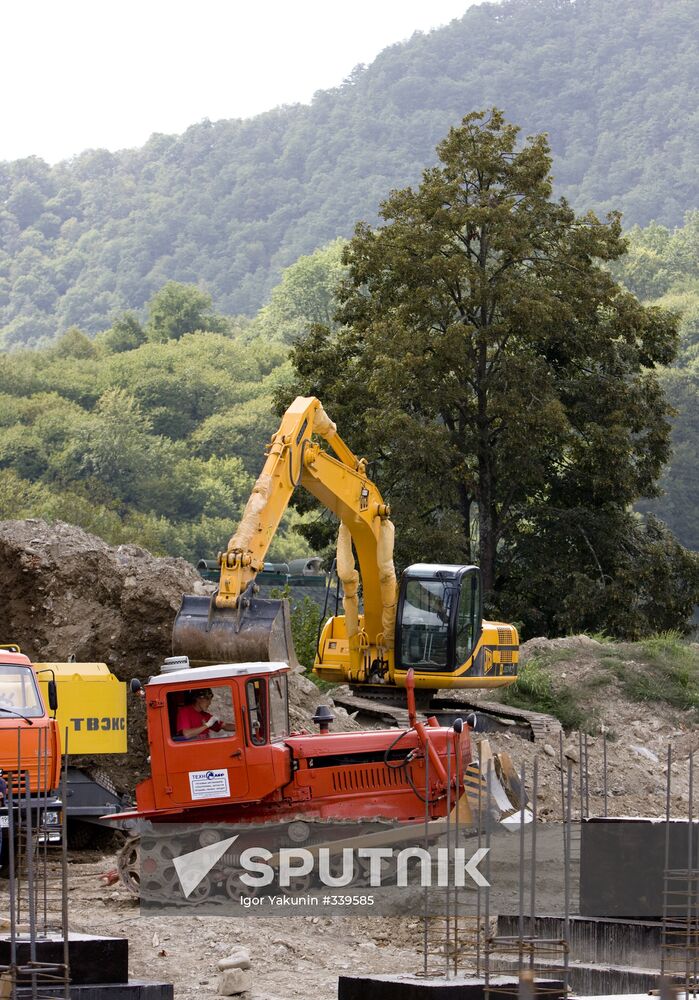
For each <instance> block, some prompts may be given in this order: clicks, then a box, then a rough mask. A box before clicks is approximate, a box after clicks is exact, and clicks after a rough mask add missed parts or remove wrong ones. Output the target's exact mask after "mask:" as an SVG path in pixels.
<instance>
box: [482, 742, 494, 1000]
mask: <svg viewBox="0 0 699 1000" xmlns="http://www.w3.org/2000/svg"><path fill="white" fill-rule="evenodd" d="M492 774H493V761H492V759H491V758H488V764H487V766H486V780H487V784H486V813H485V846H486V850H487V851H488V853H487V854H486V856H485V880H486V882H487V885H486V886H485V929H484V934H483V940H484V945H485V983H484V994H485V1000H489V997H490V846H491V844H490V840H491V836H490V835H491V829H490V828H491V810H492V787H493V778H492Z"/></svg>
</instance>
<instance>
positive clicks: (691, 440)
mask: <svg viewBox="0 0 699 1000" xmlns="http://www.w3.org/2000/svg"><path fill="white" fill-rule="evenodd" d="M614 269H615V272H616V274H617V276H618V277H620V278H621V280H622V281H623V282H624V284H625V285H626V286H627V287H628V288H630V289H631V291H633V292H634V293H635V294H636V295H638V296H639V297H641V298H643V299H645V300H646V301H648V302H651V303H653V304H654V305H658V306H661V307H663V308H665V309H671V310H674V311H675V312H676V313H677V314H678V315H679V317H680V351H679V354H678V357H677V359H676V361H675V362H674V364H673V365H672V366H671V367H670V368H668V369H666V370H665V371H664V372H663V374H662V377H661V381H662V385H663V388H664V390H665V393H666V395H667V398H668V400H669V402H670V404H671V405H672V406H673V407H674V408H675V411H676V413H675V417H674V420H673V432H672V443H673V454H672V460H671V462H670V464H669V466H668V468H667V469H666V471H665V473H664V474H663V477H662V479H661V488H662V490H663V495H662V496H661V497H660V498H659V499H658V500H655V501H653V502H646V503H644V504H641V505H640V506H641V509H642V510H651V511H653V512H654V513H656V514H657V515H658V516H659V517H660V518H661V519H662V520H663V521H665V522H666V523H667V524H668V525H669V527H670V528H671V529H672V531H673V533H674V534H675V535H676V536H677V537H678V538H679V540H680V541H681V542H682V544H683V545H686V546H688V547H689V548H691V549H694V550H699V508H698V507H697V497H698V496H699V212H697V211H695V212H690V213H688V215H687V219H686V222H685V225H684V226H682V227H680V228H678V229H675V230H674V231H671V230H669V229H667V228H666V227H665V226H660V225H658V224H657V223H654V224H652V225H650V226H648V227H647V228H645V229H639V228H638V227H634V228H633V229H632V230H631V232H630V233H629V252H628V254H627V255H626V256H625V257H623V258H621V259H620V260H619V261H618V262H617V263H616V264H615V266H614Z"/></svg>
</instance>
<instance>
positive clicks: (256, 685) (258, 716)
mask: <svg viewBox="0 0 699 1000" xmlns="http://www.w3.org/2000/svg"><path fill="white" fill-rule="evenodd" d="M246 691H247V698H248V720H249V723H250V742H251V743H252V744H253V746H256V747H259V746H264V744H265V743H266V742H267V683H266V681H265V679H264V678H263V677H256V678H255V679H254V680H250V681H248V683H247V684H246Z"/></svg>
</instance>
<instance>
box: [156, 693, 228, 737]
mask: <svg viewBox="0 0 699 1000" xmlns="http://www.w3.org/2000/svg"><path fill="white" fill-rule="evenodd" d="M211 693H212V695H213V697H212V699H211V701H209V702H207V703H206V709H205V711H206V714H207V716H209V715H215V716H216V718H217V719H220V720H221V721H222V722H226V723H229V724H231V725H233V726H235V709H234V706H233V692H232V691H231V689H230V687H229V686H228V685H225V686H224V687H214V688H211ZM193 694H194V690H192V691H168V694H167V714H168V720H169V723H170V737H171V738H172V739H173V740H175V741H176V742H177V743H180V742H182V741H184V740H185V737H184V736H183V735H182V725H183V722H184V721H187V722H188V723H190V724H192V725H196V724H197V721H198V720H197V718H196V715H197V714H198V713H197V712H196V711H193V710H190V711H189V712H186V709H187V707H188V706H190V708H191V706H192V705H193V702H194V699H193ZM192 715H194V717H192ZM202 719H203V716H202ZM231 736H235V730H230V729H228V730H226V729H214V728H212V729H210V730H207V733H206V734H201V735H200V736H192V737H190V739H192V740H198V739H218V740H220V739H225V738H226V737H231Z"/></svg>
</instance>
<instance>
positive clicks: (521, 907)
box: [517, 764, 526, 941]
mask: <svg viewBox="0 0 699 1000" xmlns="http://www.w3.org/2000/svg"><path fill="white" fill-rule="evenodd" d="M525 779H526V766H525V765H524V764H522V770H521V771H520V775H519V788H520V792H519V903H518V909H517V916H518V921H517V927H518V930H519V939H520V941H521V940H522V938H523V937H524V795H525V792H524V788H525V784H524V782H525Z"/></svg>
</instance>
